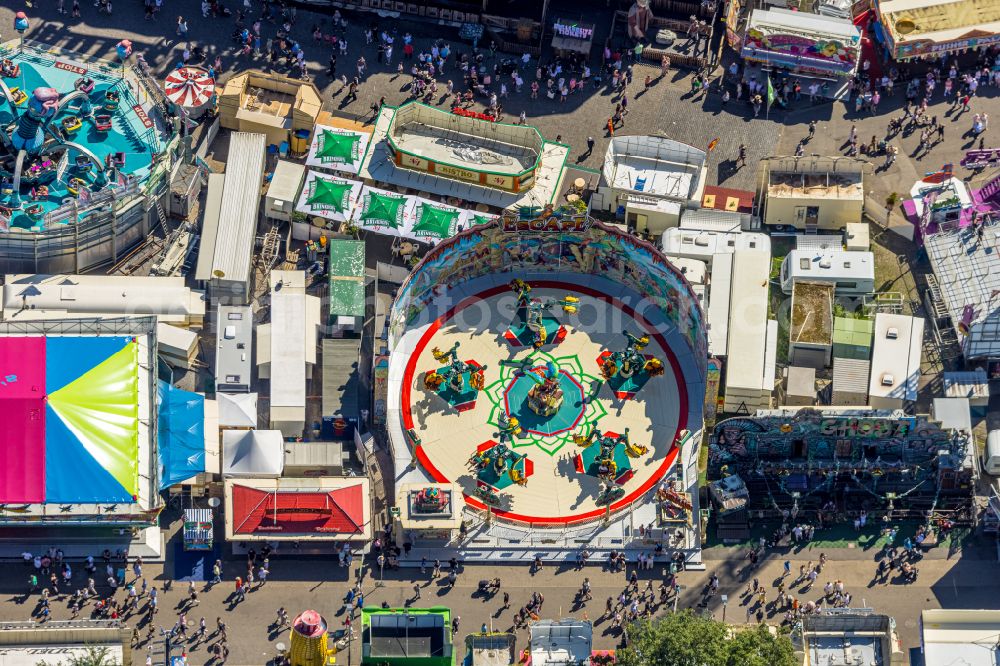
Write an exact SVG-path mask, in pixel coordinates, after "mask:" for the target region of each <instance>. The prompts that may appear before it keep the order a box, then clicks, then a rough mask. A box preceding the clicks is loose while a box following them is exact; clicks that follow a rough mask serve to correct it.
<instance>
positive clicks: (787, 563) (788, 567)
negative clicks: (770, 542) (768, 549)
mask: <svg viewBox="0 0 1000 666" xmlns="http://www.w3.org/2000/svg"><path fill="white" fill-rule="evenodd" d="M791 574H792V563H791V562H790V561H788V560H785V570H784V572H783V573H782V574H781V577H782V578H784V577H785V576H790V575H791Z"/></svg>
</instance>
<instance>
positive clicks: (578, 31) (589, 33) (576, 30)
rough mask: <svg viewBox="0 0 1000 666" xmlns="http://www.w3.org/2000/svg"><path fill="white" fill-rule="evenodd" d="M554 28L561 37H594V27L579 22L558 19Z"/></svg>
mask: <svg viewBox="0 0 1000 666" xmlns="http://www.w3.org/2000/svg"><path fill="white" fill-rule="evenodd" d="M552 29H553V30H554V31H555V33H556V34H557V35H559V36H560V37H571V38H573V39H593V38H594V29H593V28H587V27H584V26H582V25H579V24H577V23H563V22H562V21H556V23H555V25H553V26H552Z"/></svg>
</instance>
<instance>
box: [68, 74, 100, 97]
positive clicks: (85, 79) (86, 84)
mask: <svg viewBox="0 0 1000 666" xmlns="http://www.w3.org/2000/svg"><path fill="white" fill-rule="evenodd" d="M94 85H95V84H94V79H92V78H90V77H89V76H81V77H80V78H78V79H77V80H76V82H75V83H73V87H74V88H76V89H77V90H79V91H80V92H84V93H87V94H88V95H89V94H90V93H92V92H94Z"/></svg>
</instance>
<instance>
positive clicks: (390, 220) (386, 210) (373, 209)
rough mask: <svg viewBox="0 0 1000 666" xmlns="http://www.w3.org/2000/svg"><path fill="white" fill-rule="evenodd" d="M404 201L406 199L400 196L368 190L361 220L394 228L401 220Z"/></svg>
mask: <svg viewBox="0 0 1000 666" xmlns="http://www.w3.org/2000/svg"><path fill="white" fill-rule="evenodd" d="M405 203H406V199H403V198H402V197H391V196H387V195H384V194H376V193H375V192H369V193H368V205H367V206H366V207H365V210H364V212H362V213H361V222H362V223H365V222H374V223H376V224H382V225H386V226H389V227H392V228H393V229H396V228H398V227H399V224H400V223H401V222H402V221H403V220H402V218H403V204H405Z"/></svg>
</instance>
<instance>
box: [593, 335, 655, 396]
mask: <svg viewBox="0 0 1000 666" xmlns="http://www.w3.org/2000/svg"><path fill="white" fill-rule="evenodd" d="M625 339H626V340H627V343H626V345H625V349H623V350H620V351H604V352H601V355H600V356H598V357H597V365H599V366H600V368H601V375H602V376H603V377H604V379H605V380H606V381H607V382H608V386H610V387H611V390H612V391H613V392H614V394H615V396H616V397H617V398H618V399H619V400H631V399H632V398H634V397H635V394H636V393H638V392H639V391H640V389H642V387H643V386H645V385H646V382H648V381H649V379H650V378H651V377H659V376H661V375H662V374H663V372H664V369H663V361H661V360H660V359H658V358H656V357H655V356H652V355H650V354H643V353H641V352H642V350H643V349H645V347H646V346H647V345H648V344H649V336H648V335H643V336H642V337H636V336H634V335H632V334H631V333H629V332H628V331H625Z"/></svg>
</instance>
